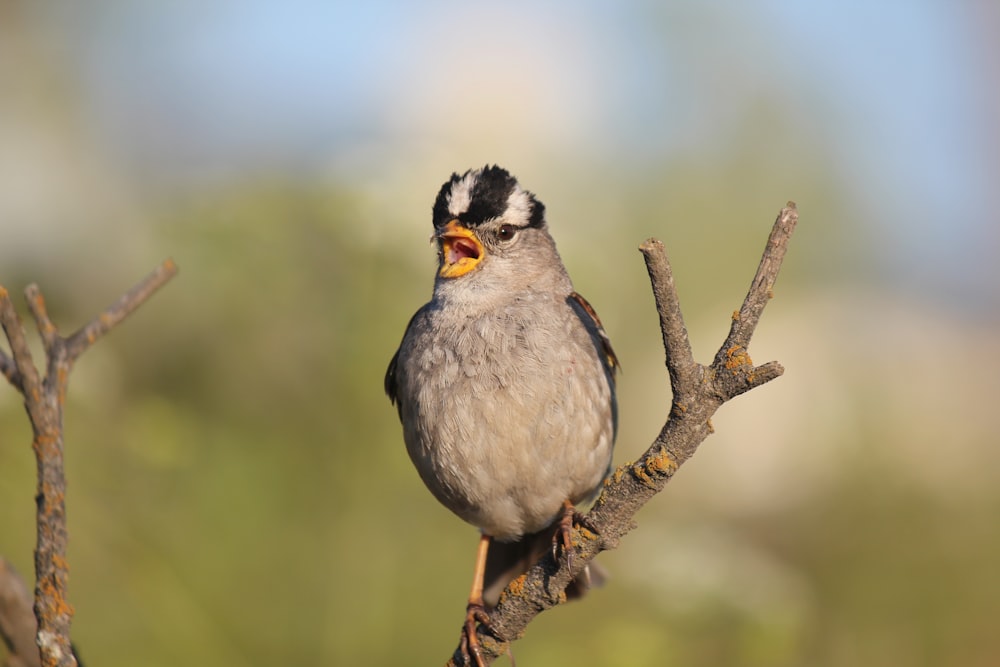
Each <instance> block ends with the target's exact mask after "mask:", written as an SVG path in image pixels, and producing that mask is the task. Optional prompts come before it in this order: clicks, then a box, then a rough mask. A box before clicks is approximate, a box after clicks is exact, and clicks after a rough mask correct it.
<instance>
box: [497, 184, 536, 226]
mask: <svg viewBox="0 0 1000 667" xmlns="http://www.w3.org/2000/svg"><path fill="white" fill-rule="evenodd" d="M533 208H534V206H533V205H532V203H531V196H530V195H528V193H527V192H525V191H524V190H522V189H521V186H520V185H517V186H515V187H514V189H513V190H512V191H511V193H510V195H509V196H508V197H507V210H506V211H504V213H505V214H507V213H512V214H514V215H513V217H514V219H515V220H517V221H518V223H519V224H522V225H527V224H528V221H530V220H531V212H532V210H533Z"/></svg>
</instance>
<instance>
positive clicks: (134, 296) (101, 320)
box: [66, 259, 177, 363]
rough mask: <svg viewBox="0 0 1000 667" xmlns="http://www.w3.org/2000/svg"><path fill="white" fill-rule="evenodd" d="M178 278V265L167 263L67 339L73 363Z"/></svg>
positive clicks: (166, 261)
mask: <svg viewBox="0 0 1000 667" xmlns="http://www.w3.org/2000/svg"><path fill="white" fill-rule="evenodd" d="M176 274H177V265H176V264H175V263H174V261H173V260H172V259H167V260H165V261H163V262H162V263H161V264H160V265H159V266H158V267H156V268H155V269H154V270H153V271H152V272H151V273H150V274H149V275H147V276H146V277H145V278H143V279H142V280H141V281H139V282H138V283H137V284H136V285H135V287H133V288H132V289H130V290H129V291H128V292H126V293H125V294H123V295H122V296H121V298H120V299H118V301H116V302H114V303H113V304H112V305H110V306H108V308H106V309H105V310H104V312H102V313H101V314H100V315H98V316H97V317H95V318H94V319H92V320H91V321H90V322H89V323H87V324H86V325H85V326H83V327H82V328H81V329H80V330H79V331H77V332H76V333H74V334H72V335H70V336H69V338H67V339H66V347H67V350H68V354H69V360H70V363H72V362H74V361H76V359H77V357H79V356H80V355H81V354H83V352H84V351H85V350H86V349H87V348H88V347H90V346H91V345H93V344H94V343H95V342H97V339H99V338H100V337H101V336H103V335H104V334H106V333H107V332H108V331H110V330H111V328H112V327H113V326H115V325H116V324H118V323H119V322H121V321H122V320H123V319H125V318H126V317H128V316H129V315H130V314H132V312H133V311H134V310H135V309H136V308H138V307H139V306H141V305H142V304H143V303H145V302H146V300H147V299H148V298H149V297H151V296H153V294H154V293H155V292H156V291H157V290H158V289H160V288H161V287H163V286H164V285H165V284H166V283H167V281H168V280H170V279H171V278H173V277H174V275H176Z"/></svg>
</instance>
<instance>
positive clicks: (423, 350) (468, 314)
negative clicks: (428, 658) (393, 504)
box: [385, 166, 619, 664]
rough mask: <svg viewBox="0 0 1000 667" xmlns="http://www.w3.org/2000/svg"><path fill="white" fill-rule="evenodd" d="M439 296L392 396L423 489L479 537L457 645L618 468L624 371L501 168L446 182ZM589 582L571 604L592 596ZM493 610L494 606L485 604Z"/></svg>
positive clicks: (413, 332)
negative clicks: (620, 375)
mask: <svg viewBox="0 0 1000 667" xmlns="http://www.w3.org/2000/svg"><path fill="white" fill-rule="evenodd" d="M433 222H434V235H433V237H432V241H433V242H435V243H436V245H437V250H438V268H437V275H436V277H435V279H434V292H433V296H432V298H431V300H430V302H428V303H427V304H425V305H424V306H423V307H422V308H420V309H419V310H418V311H417V312H416V314H415V315H414V316H413V317H412V319H411V320H410V322H409V324H408V325H407V328H406V333H405V334H404V335H403V340H402V342H401V343H400V346H399V349H398V350H397V351H396V354H395V356H393V358H392V361H391V362H390V363H389V369H388V371H387V372H386V376H385V391H386V394H388V396H389V399H390V400H391V401H392V402H393V403H394V404H395V405H396V407H397V408H398V411H399V418H400V421H401V423H402V426H403V439H404V441H405V443H406V450H407V452H408V453H409V455H410V458H411V460H412V461H413V464H414V465H415V466H416V468H417V472H419V473H420V477H421V478H422V479H423V481H424V484H426V485H427V488H428V489H429V490H430V491H431V493H432V494H434V496H435V497H436V498H437V499H438V500H439V501H440V502H441V503H442V504H443V505H444V506H445V507H447V508H448V509H450V510H451V511H452V512H454V513H455V514H457V515H458V516H459V517H461V518H462V519H464V520H465V521H467V522H468V523H470V524H472V525H473V526H476V527H477V528H479V530H480V531H481V537H480V541H479V548H478V551H477V556H476V564H475V568H474V576H473V584H472V590H471V593H470V595H469V602H468V605H467V608H466V620H465V624H464V625H463V637H462V647H463V652H465V654H466V657H467V658H468V656H469V653H470V652H471V654H472V656H473V657H474V658H475V660H476V662H477V663H480V664H481V658H480V647H479V644H478V640H477V638H476V626H477V624H478V623H482V624H484V625H485V626H486V627H487V628H488V629H491V628H490V625H489V614H488V610H489V608H491V607H492V606H495V604H496V602H497V599H498V597H499V594H500V592H501V591H502V590H503V588H504V587H505V586H506V585H507V584H508V583H509V582H510V581H511V580H512V579H514V578H515V577H517V576H519V575H520V574H522V573H524V572H525V571H527V569H528V568H529V567H530V566H531V565H532V563H533V561H534V560H536V559H537V558H538V557H539V556H540V555H541V554H542V553H544V552H545V551H546V550H547V548H548V545H549V544H551V545H552V549H553V551H554V553H555V550H556V549H557V546H558V544H560V543H561V544H562V545H563V547H564V549H565V550H567V553H569V552H568V548H569V547H570V546H571V545H570V542H569V536H570V531H571V530H572V527H573V524H574V522H575V523H583V524H584V525H587V524H586V522H585V519H584V518H583V516H582V515H580V514H579V513H578V512H577V511H576V508H575V506H576V504H578V503H582V502H586V501H588V500H591V499H593V497H594V496H595V495H596V494H597V491H598V489H599V488H600V486H601V483H602V482H603V480H604V478H605V477H606V476H607V474H608V472H609V470H610V466H611V455H612V449H613V447H614V441H615V435H616V432H617V419H618V417H617V402H616V398H615V375H616V372H617V371H618V368H619V364H618V360H617V358H616V356H615V353H614V351H613V350H612V348H611V343H610V341H609V340H608V336H607V334H606V333H605V332H604V329H603V327H602V325H601V322H600V320H599V319H598V317H597V314H596V313H595V312H594V309H593V308H592V307H591V306H590V304H589V303H587V301H586V300H585V299H584V298H583V297H582V296H580V295H579V294H577V293H576V292H575V291H574V290H573V284H572V282H571V281H570V279H569V276H568V275H567V273H566V269H565V267H563V264H562V260H561V259H560V258H559V254H558V253H557V252H556V245H555V241H553V239H552V237H551V236H550V235H549V231H548V226H547V224H546V220H545V206H544V205H543V204H542V202H540V201H539V200H538V199H537V198H536V197H535V195H533V194H532V193H531V192H528V191H527V190H524V189H523V188H522V187H521V186H520V185H519V184H518V182H517V180H516V179H515V178H514V177H513V176H511V174H510V173H508V172H507V171H506V170H505V169H502V168H500V167H497V166H486V167H483V168H481V169H470V170H469V171H466V172H465V173H464V174H462V175H459V174H457V173H455V174H452V176H451V178H450V179H449V180H448V181H447V182H446V183H445V184H444V185H443V186H442V187H441V190H440V192H439V193H438V195H437V199H436V200H435V202H434V208H433ZM589 576H590V574H589V572H584V573H583V574H582V575H580V577H579V578H578V579H577V581H576V582H574V586H573V590H570V591H569V594H570V595H571V596H572V595H574V594H582V592H584V591H585V590H586V588H588V587H589V584H590V581H589ZM487 605H489V606H487Z"/></svg>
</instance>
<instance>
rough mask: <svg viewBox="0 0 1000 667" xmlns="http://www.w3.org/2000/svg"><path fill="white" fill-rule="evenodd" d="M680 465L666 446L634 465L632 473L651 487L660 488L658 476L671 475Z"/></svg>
mask: <svg viewBox="0 0 1000 667" xmlns="http://www.w3.org/2000/svg"><path fill="white" fill-rule="evenodd" d="M677 467H678V464H677V461H676V459H674V457H673V456H672V455H671V454H670V452H668V451H667V450H666V449H665V448H663V447H660V448H659V449H658V450H657V451H656V452H655V453H653V454H650V455H649V456H647V457H645V458H644V459H643V460H641V461H639V462H638V463H636V464H635V465H633V466H632V467H631V468H630V470H631V472H632V475H633V476H634V477H635V478H636V479H637V480H639V481H640V482H642V484H643V485H644V486H647V487H649V488H651V489H656V488H658V484H657V482H656V478H662V477H670V476H671V475H673V474H674V472H676V470H677Z"/></svg>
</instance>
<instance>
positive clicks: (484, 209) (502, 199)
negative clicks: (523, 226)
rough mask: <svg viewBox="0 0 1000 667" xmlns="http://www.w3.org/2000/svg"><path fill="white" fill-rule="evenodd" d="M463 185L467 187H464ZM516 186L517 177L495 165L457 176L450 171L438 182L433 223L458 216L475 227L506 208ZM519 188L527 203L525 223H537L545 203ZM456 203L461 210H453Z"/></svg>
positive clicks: (542, 213) (541, 216)
mask: <svg viewBox="0 0 1000 667" xmlns="http://www.w3.org/2000/svg"><path fill="white" fill-rule="evenodd" d="M470 184H471V187H469V185H470ZM465 188H468V190H467V191H466V190H464V189H465ZM517 189H518V184H517V179H515V178H514V177H513V176H511V174H510V172H508V171H507V170H506V169H503V168H502V167H498V166H496V165H492V166H491V165H487V166H485V167H483V168H482V169H475V170H474V169H470V170H468V171H466V172H465V173H464V174H462V175H461V176H459V175H458V174H457V173H455V174H452V175H451V178H450V179H449V180H448V181H447V182H446V183H445V184H444V185H442V186H441V190H440V191H439V192H438V196H437V199H436V200H435V201H434V226H435V227H437V228H440V227H443V226H444V225H446V224H448V221H449V220H453V219H455V218H458V219H459V220H460V221H461V222H462V223H463V224H464V225H466V226H467V227H477V226H479V225H481V224H483V223H484V222H486V221H487V220H493V219H494V218H499V217H500V216H502V215H503V214H504V213H505V212H506V211H507V208H508V206H509V205H510V198H511V195H512V194H513V193H514V191H515V190H517ZM456 191H458V193H459V194H458V195H457V198H458V199H459V200H460V202H461V203H459V204H456V202H455V201H454V200H455V199H456V196H455V195H456ZM521 192H523V194H524V196H525V197H526V199H527V205H528V206H530V215H529V216H528V226H530V227H541V226H542V225H543V224H544V222H545V206H544V205H542V203H541V202H540V201H538V200H537V199H535V196H534V195H533V194H531V193H530V192H527V191H524V190H521ZM466 194H467V196H466ZM456 205H457V206H459V207H460V209H461V210H456V209H455V206H456Z"/></svg>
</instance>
